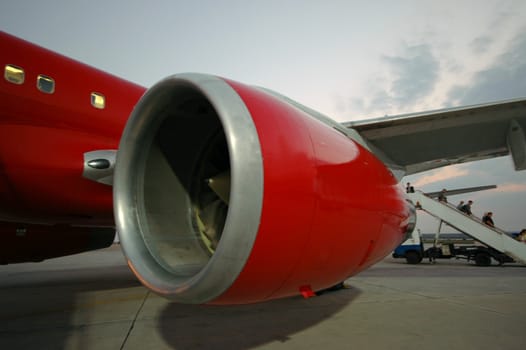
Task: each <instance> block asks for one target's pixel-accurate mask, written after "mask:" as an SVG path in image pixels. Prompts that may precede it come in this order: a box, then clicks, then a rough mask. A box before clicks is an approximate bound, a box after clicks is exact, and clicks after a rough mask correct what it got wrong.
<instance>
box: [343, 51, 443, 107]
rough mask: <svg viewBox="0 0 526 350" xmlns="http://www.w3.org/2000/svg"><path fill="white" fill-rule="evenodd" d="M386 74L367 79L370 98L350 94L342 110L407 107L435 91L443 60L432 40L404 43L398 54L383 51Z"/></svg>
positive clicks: (382, 58)
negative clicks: (430, 41) (412, 43)
mask: <svg viewBox="0 0 526 350" xmlns="http://www.w3.org/2000/svg"><path fill="white" fill-rule="evenodd" d="M381 62H382V63H384V65H385V69H386V71H387V72H386V75H382V77H381V78H378V79H372V80H371V81H369V82H368V83H367V88H368V90H369V91H370V92H369V93H368V96H370V97H369V98H349V99H348V103H347V104H344V105H342V104H341V103H340V104H339V105H338V106H337V108H338V110H339V111H345V110H346V109H347V108H349V109H351V110H356V109H361V110H363V111H364V112H366V113H371V112H374V113H377V112H379V111H381V112H387V111H395V113H396V112H397V111H398V110H407V109H410V108H411V107H412V106H413V105H414V104H416V103H418V102H419V101H420V100H421V99H422V98H425V97H426V96H428V95H429V94H431V93H432V92H433V89H434V88H435V86H436V83H437V81H438V78H439V70H440V63H439V61H438V59H437V58H436V57H435V56H434V55H433V52H432V50H431V46H430V44H419V45H411V46H407V45H406V46H405V47H403V48H402V52H401V53H400V54H398V55H383V56H381Z"/></svg>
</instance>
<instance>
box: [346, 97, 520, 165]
mask: <svg viewBox="0 0 526 350" xmlns="http://www.w3.org/2000/svg"><path fill="white" fill-rule="evenodd" d="M343 125H344V126H346V127H348V128H352V129H354V130H356V131H357V132H358V133H359V134H360V135H361V136H362V138H363V139H364V141H365V143H366V144H367V145H368V146H369V147H370V148H371V150H372V151H373V152H374V153H375V154H376V155H377V156H378V157H379V158H380V159H382V161H384V162H385V163H386V164H387V165H389V167H390V168H391V169H393V170H395V171H398V172H402V173H403V175H410V174H415V173H418V172H422V171H426V170H430V169H434V168H438V167H441V166H446V165H451V164H459V163H465V162H469V161H474V160H480V159H487V158H493V157H499V156H504V155H508V154H511V155H512V158H513V162H514V165H515V169H516V170H524V169H526V141H525V140H526V134H525V131H526V98H521V99H515V100H508V101H503V102H496V103H487V104H480V105H474V106H468V107H458V108H448V109H441V110H434V111H429V112H423V113H413V114H404V115H398V116H386V117H383V118H377V119H370V120H363V121H352V122H347V123H343Z"/></svg>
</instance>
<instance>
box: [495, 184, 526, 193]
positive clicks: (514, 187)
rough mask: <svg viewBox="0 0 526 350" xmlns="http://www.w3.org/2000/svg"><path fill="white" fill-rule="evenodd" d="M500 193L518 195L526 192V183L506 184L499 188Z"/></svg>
mask: <svg viewBox="0 0 526 350" xmlns="http://www.w3.org/2000/svg"><path fill="white" fill-rule="evenodd" d="M498 190H499V192H508V193H517V192H526V184H524V183H522V184H521V183H506V184H504V185H499V186H498Z"/></svg>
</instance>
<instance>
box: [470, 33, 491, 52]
mask: <svg viewBox="0 0 526 350" xmlns="http://www.w3.org/2000/svg"><path fill="white" fill-rule="evenodd" d="M491 44H493V39H492V38H490V37H489V36H479V37H478V38H475V39H473V41H472V42H471V44H470V47H471V49H472V50H473V52H474V53H475V54H483V53H486V52H487V51H488V50H489V49H490V47H491Z"/></svg>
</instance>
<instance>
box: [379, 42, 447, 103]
mask: <svg viewBox="0 0 526 350" xmlns="http://www.w3.org/2000/svg"><path fill="white" fill-rule="evenodd" d="M383 60H384V61H385V62H386V63H387V64H388V65H389V67H390V70H391V72H392V73H393V74H394V76H395V79H394V80H393V82H392V84H391V87H390V93H391V96H390V97H391V98H392V99H394V100H395V101H396V102H397V103H398V105H401V106H403V105H408V104H412V103H415V102H416V101H418V100H419V99H420V98H422V97H425V96H426V95H427V94H429V93H431V92H432V91H433V87H434V86H435V83H436V81H437V77H438V70H439V68H440V65H439V63H438V60H437V59H436V58H435V57H434V56H433V54H432V52H431V48H430V46H429V45H428V44H421V45H414V46H408V47H406V48H405V50H404V52H403V53H402V55H399V56H384V57H383Z"/></svg>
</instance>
